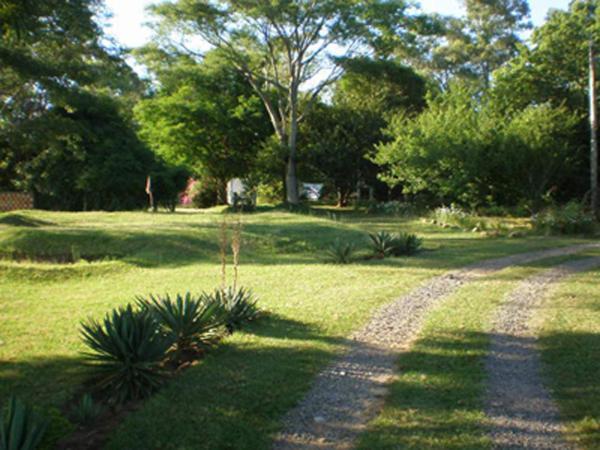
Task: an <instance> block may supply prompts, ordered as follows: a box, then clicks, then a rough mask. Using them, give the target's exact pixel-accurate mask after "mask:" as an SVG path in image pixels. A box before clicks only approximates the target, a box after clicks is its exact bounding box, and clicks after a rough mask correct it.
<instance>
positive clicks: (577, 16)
mask: <svg viewBox="0 0 600 450" xmlns="http://www.w3.org/2000/svg"><path fill="white" fill-rule="evenodd" d="M599 5H600V2H598V0H576V1H573V2H572V3H571V5H570V7H569V9H568V10H567V11H563V10H554V11H553V12H552V13H551V14H550V15H549V17H548V19H547V21H546V23H545V24H544V25H542V26H541V27H539V28H538V29H536V30H534V33H533V35H532V38H531V40H532V44H533V45H532V46H531V48H529V49H527V48H523V49H522V52H521V54H520V55H519V56H517V57H516V58H514V59H513V60H512V61H511V62H510V63H509V64H507V65H506V67H504V68H502V69H501V70H499V71H498V72H497V73H496V74H495V82H494V89H493V90H494V93H495V94H494V95H495V97H496V99H497V102H498V103H504V107H505V108H506V109H515V108H517V109H518V108H525V107H527V106H529V105H535V104H540V103H544V102H550V103H552V104H554V105H555V106H560V105H565V106H567V107H568V108H569V109H570V110H572V111H574V112H575V113H577V114H578V115H579V116H580V117H581V121H580V123H579V126H578V133H577V135H576V136H575V139H576V141H575V142H574V143H573V144H574V145H573V151H574V152H575V155H574V156H576V159H575V164H576V165H577V167H578V176H577V177H575V178H573V179H572V180H571V182H570V183H569V185H570V189H569V192H568V193H567V194H568V195H569V196H571V197H572V196H583V195H584V193H585V192H587V193H588V195H589V199H590V203H591V204H592V205H593V204H596V205H597V199H596V200H595V201H594V199H593V197H594V193H596V194H597V192H598V181H597V173H598V163H597V160H596V157H595V155H596V154H597V153H596V152H595V151H594V148H595V146H594V145H593V140H594V138H595V134H596V132H595V130H594V129H595V126H594V124H593V122H594V120H593V117H592V116H593V114H590V112H591V110H593V109H594V108H593V107H595V106H596V102H597V100H596V99H594V93H593V91H594V90H595V87H596V86H597V82H598V80H596V81H595V82H592V83H590V81H591V80H590V78H595V77H593V76H590V75H592V74H593V72H594V69H595V68H596V64H597V61H596V57H595V56H594V55H593V54H591V53H595V47H596V46H597V45H598V43H599V42H600V41H599V38H600V17H598V14H597V7H598V6H599ZM590 44H591V45H590ZM586 118H588V119H589V120H587V119H586ZM584 173H585V174H586V176H585V177H584V176H582V174H584ZM588 174H589V177H588V176H587V175H588Z"/></svg>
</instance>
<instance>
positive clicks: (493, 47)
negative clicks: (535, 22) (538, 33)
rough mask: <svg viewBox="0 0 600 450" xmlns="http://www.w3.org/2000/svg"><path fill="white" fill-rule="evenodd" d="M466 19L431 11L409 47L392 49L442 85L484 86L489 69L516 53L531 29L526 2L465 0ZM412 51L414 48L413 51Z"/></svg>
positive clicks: (496, 67) (490, 74)
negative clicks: (455, 81)
mask: <svg viewBox="0 0 600 450" xmlns="http://www.w3.org/2000/svg"><path fill="white" fill-rule="evenodd" d="M463 4H464V7H465V9H466V15H465V17H461V18H456V17H443V16H439V15H433V16H430V17H428V19H427V20H423V21H422V27H421V29H420V31H421V32H420V33H419V35H418V36H417V39H416V40H415V45H413V46H412V47H409V48H407V47H405V46H399V47H398V48H397V51H396V53H397V54H398V55H399V56H400V57H402V58H404V59H406V60H407V61H409V62H410V63H411V64H413V65H415V66H416V67H419V68H420V69H422V70H425V71H426V72H428V73H429V74H431V75H432V76H433V77H435V78H436V79H437V80H438V82H440V83H441V84H442V85H443V86H445V87H446V86H448V85H449V83H451V81H452V80H453V79H457V78H460V79H462V80H469V81H472V82H476V83H477V84H479V86H480V88H483V89H485V88H487V87H488V86H489V84H490V81H491V76H492V73H493V72H494V71H495V70H497V69H498V68H500V67H502V66H503V65H504V64H505V63H506V62H507V61H509V60H510V59H512V58H513V57H514V56H516V55H517V54H518V53H519V47H520V45H521V44H522V41H521V36H520V34H521V32H523V31H524V30H527V29H529V28H530V27H531V24H530V23H529V21H528V16H529V5H528V2H527V0H463ZM415 50H416V51H415Z"/></svg>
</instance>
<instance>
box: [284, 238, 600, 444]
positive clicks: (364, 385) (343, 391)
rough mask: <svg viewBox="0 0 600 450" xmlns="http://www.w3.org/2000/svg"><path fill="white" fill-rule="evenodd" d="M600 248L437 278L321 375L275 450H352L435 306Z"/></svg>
mask: <svg viewBox="0 0 600 450" xmlns="http://www.w3.org/2000/svg"><path fill="white" fill-rule="evenodd" d="M598 246H600V244H583V245H577V246H571V247H564V248H559V249H551V250H541V251H536V252H530V253H522V254H518V255H512V256H507V257H503V258H498V259H492V260H486V261H482V262H479V263H476V264H473V265H470V266H467V267H465V268H463V269H461V270H457V271H452V272H450V273H447V274H444V275H442V276H439V277H435V278H433V279H431V280H429V281H427V282H425V283H424V284H423V285H422V286H420V287H419V288H417V289H415V290H414V291H412V292H410V293H409V294H407V295H405V296H404V297H401V298H399V299H398V300H396V301H394V302H392V303H391V304H388V305H386V306H384V307H383V308H381V309H380V310H379V311H378V312H377V313H375V315H374V316H373V318H372V319H371V321H370V322H369V323H368V324H367V325H366V326H365V327H364V328H362V329H361V330H359V331H357V332H356V333H354V334H353V335H352V336H351V337H350V342H351V344H350V345H349V348H348V350H347V351H346V352H345V353H343V354H342V355H341V356H339V357H338V358H337V359H336V360H335V361H334V362H333V363H331V364H330V365H329V366H328V367H327V368H326V369H325V370H323V371H322V372H321V373H320V374H319V375H317V377H316V379H315V381H314V383H313V386H312V388H311V389H310V391H309V392H308V393H307V394H306V396H305V397H304V399H303V400H302V401H301V402H300V403H299V404H298V405H297V406H296V407H295V408H294V409H292V410H291V411H290V412H289V413H288V414H287V415H286V416H285V418H284V420H283V431H281V432H280V433H279V434H278V435H277V436H275V439H274V443H273V448H274V449H276V450H281V449H346V448H351V447H352V444H353V442H354V441H355V439H356V437H357V436H358V435H359V434H360V433H361V432H362V431H363V430H364V428H365V426H366V424H367V423H368V422H369V421H370V420H371V419H373V418H374V417H375V416H376V415H377V413H378V412H379V411H380V409H381V406H382V404H383V398H384V397H385V395H386V391H387V384H388V383H389V382H390V381H391V379H392V377H393V375H394V372H395V369H396V361H397V359H398V356H399V354H400V353H401V352H402V351H403V350H406V349H408V348H409V346H410V344H411V343H412V341H413V340H414V339H415V337H416V336H417V333H418V332H419V330H420V329H421V325H422V323H423V320H424V318H425V317H426V315H427V314H428V313H429V311H431V309H432V308H433V307H435V306H436V305H437V304H439V303H440V302H441V301H442V300H443V299H445V298H447V297H448V296H449V295H450V294H452V293H453V292H455V291H456V290H457V289H458V288H459V287H460V286H462V285H463V284H465V283H467V282H469V281H472V280H474V279H477V278H479V277H482V276H485V275H487V274H490V273H492V272H495V271H498V270H501V269H504V268H506V267H509V266H512V265H516V264H524V263H527V262H531V261H536V260H540V259H544V258H551V257H556V256H564V255H571V254H575V253H578V252H581V251H583V250H585V249H588V248H592V247H598Z"/></svg>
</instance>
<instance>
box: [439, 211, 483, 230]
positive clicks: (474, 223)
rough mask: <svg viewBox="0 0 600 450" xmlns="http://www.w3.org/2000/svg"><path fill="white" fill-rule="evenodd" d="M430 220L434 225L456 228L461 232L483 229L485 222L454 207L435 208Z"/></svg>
mask: <svg viewBox="0 0 600 450" xmlns="http://www.w3.org/2000/svg"><path fill="white" fill-rule="evenodd" d="M431 218H432V220H433V221H434V223H436V224H437V225H440V226H443V227H456V228H461V229H463V230H470V229H473V228H481V229H484V228H485V222H484V221H483V220H482V219H481V218H480V217H477V216H474V215H472V214H469V213H467V212H466V211H464V210H463V209H461V208H460V207H458V206H455V205H452V206H450V207H447V206H442V207H440V208H436V209H435V210H434V211H433V213H432V214H431Z"/></svg>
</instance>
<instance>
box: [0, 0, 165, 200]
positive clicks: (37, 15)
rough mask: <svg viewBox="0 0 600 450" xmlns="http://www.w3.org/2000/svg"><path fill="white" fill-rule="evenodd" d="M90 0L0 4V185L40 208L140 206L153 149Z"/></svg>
mask: <svg viewBox="0 0 600 450" xmlns="http://www.w3.org/2000/svg"><path fill="white" fill-rule="evenodd" d="M99 8H100V3H99V2H98V1H96V0H77V1H68V0H48V1H44V2H40V1H35V0H5V1H3V2H2V3H1V4H0V33H1V36H0V37H1V39H0V185H1V186H2V188H8V189H26V190H29V191H32V192H33V193H34V195H35V198H36V203H37V205H38V206H40V207H48V208H60V209H86V208H93V209H117V208H131V207H137V206H141V205H143V204H144V200H145V199H144V192H143V186H144V179H145V176H146V174H148V173H150V171H151V170H152V169H153V167H154V164H155V161H154V157H153V155H152V154H151V152H150V151H149V150H148V149H146V148H145V147H144V146H143V145H142V144H141V142H140V141H139V140H138V139H137V137H136V135H135V133H134V131H133V124H132V122H131V121H130V113H129V111H128V108H129V106H130V105H131V103H132V102H131V100H133V99H135V97H136V95H137V94H138V88H139V87H140V86H141V85H140V83H139V80H138V79H137V77H135V75H134V74H133V72H132V71H131V69H130V68H129V67H128V66H127V65H126V64H125V63H124V61H123V58H122V57H121V54H120V52H119V50H118V49H116V48H107V47H106V45H105V44H104V43H103V35H102V32H101V30H100V28H99V26H98V24H97V22H96V18H97V16H98V15H99V14H101V11H100V9H99Z"/></svg>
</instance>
